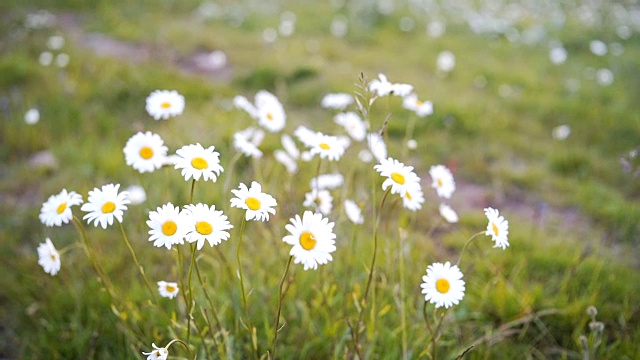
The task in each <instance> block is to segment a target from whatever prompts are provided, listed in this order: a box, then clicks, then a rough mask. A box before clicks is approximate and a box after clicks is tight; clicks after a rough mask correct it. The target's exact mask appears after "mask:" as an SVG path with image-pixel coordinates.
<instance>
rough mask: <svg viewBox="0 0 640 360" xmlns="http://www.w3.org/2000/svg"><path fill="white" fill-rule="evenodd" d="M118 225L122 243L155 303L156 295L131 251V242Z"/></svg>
mask: <svg viewBox="0 0 640 360" xmlns="http://www.w3.org/2000/svg"><path fill="white" fill-rule="evenodd" d="M118 225H120V231H121V232H122V237H123V238H124V242H125V244H127V248H128V249H129V252H130V253H131V256H132V257H133V262H134V263H135V264H136V267H137V268H138V272H140V276H142V279H143V280H144V284H145V285H146V286H147V290H149V293H150V294H151V297H152V298H153V302H154V303H157V302H158V299H157V298H156V293H155V291H153V288H152V287H151V284H149V279H147V276H146V275H145V274H144V268H143V267H142V265H140V262H139V261H138V257H137V256H136V253H135V251H133V247H132V246H131V242H130V241H129V238H128V237H127V233H126V232H125V231H124V226H123V225H122V223H121V222H118Z"/></svg>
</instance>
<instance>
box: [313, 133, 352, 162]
mask: <svg viewBox="0 0 640 360" xmlns="http://www.w3.org/2000/svg"><path fill="white" fill-rule="evenodd" d="M310 151H311V154H312V155H315V154H319V155H320V158H321V159H325V158H327V159H329V160H330V161H338V160H340V158H341V157H342V155H343V154H344V146H343V145H342V144H341V143H340V141H338V138H337V137H335V136H329V135H325V134H320V133H319V134H318V135H317V137H316V142H315V143H314V144H313V146H312V147H311V150H310Z"/></svg>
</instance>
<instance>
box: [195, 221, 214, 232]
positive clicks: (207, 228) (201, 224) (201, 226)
mask: <svg viewBox="0 0 640 360" xmlns="http://www.w3.org/2000/svg"><path fill="white" fill-rule="evenodd" d="M196 231H197V232H198V234H200V235H209V234H211V233H212V232H213V228H212V227H211V224H209V223H208V222H206V221H198V222H197V223H196Z"/></svg>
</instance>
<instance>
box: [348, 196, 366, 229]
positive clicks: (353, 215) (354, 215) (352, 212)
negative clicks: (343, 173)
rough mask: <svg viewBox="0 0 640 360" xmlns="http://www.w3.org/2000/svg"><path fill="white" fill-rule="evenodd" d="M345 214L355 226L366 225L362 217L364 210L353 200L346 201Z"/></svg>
mask: <svg viewBox="0 0 640 360" xmlns="http://www.w3.org/2000/svg"><path fill="white" fill-rule="evenodd" d="M344 212H345V214H346V215H347V218H349V220H351V222H352V223H354V224H362V223H364V218H363V217H362V210H360V207H359V206H358V204H356V203H355V201H353V200H349V199H347V200H345V201H344Z"/></svg>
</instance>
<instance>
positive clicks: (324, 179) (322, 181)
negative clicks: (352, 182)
mask: <svg viewBox="0 0 640 360" xmlns="http://www.w3.org/2000/svg"><path fill="white" fill-rule="evenodd" d="M343 183H344V176H342V174H340V173H335V174H322V175H320V176H318V177H315V178H313V179H311V182H310V187H311V188H312V189H335V188H337V187H339V186H342V184H343Z"/></svg>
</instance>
